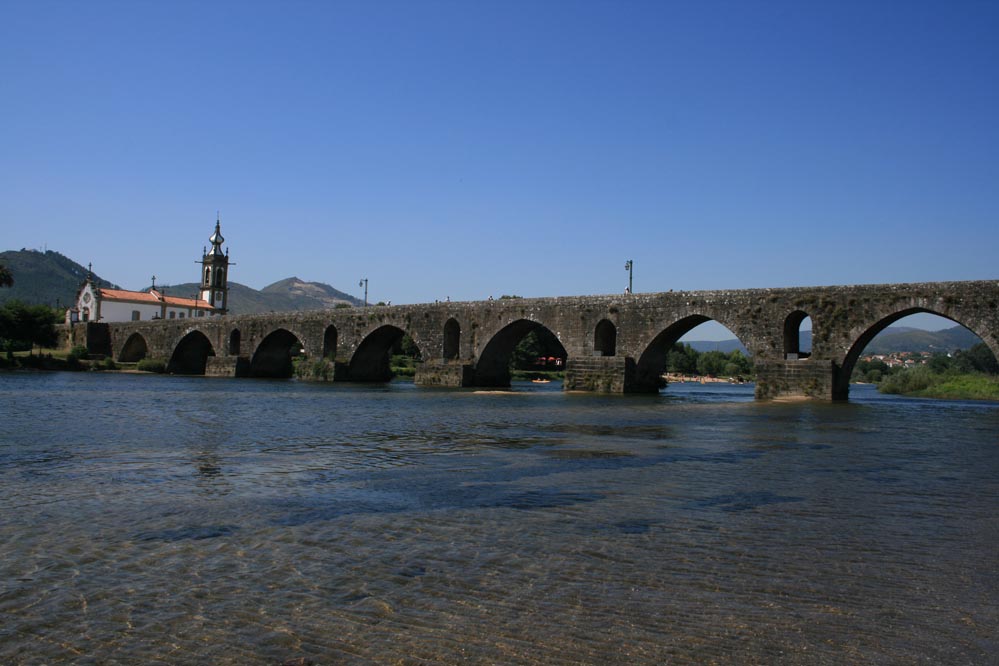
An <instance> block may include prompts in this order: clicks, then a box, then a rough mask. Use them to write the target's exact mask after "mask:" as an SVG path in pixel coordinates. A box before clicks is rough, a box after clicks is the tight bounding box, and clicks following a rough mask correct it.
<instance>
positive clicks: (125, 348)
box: [118, 333, 149, 363]
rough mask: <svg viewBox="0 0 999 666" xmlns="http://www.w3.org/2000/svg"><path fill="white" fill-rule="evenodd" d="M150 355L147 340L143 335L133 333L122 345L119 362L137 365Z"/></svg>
mask: <svg viewBox="0 0 999 666" xmlns="http://www.w3.org/2000/svg"><path fill="white" fill-rule="evenodd" d="M148 353H149V345H147V344H146V339H145V338H144V337H142V334H141V333H133V334H132V335H130V336H128V340H125V344H124V345H122V347H121V353H120V354H118V360H119V361H120V362H122V363H135V362H136V361H141V360H142V359H144V358H145V357H146V354H148Z"/></svg>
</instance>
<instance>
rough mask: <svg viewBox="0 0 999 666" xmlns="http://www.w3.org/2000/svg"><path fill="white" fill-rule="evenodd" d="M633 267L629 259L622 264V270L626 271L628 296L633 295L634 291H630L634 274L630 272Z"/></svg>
mask: <svg viewBox="0 0 999 666" xmlns="http://www.w3.org/2000/svg"><path fill="white" fill-rule="evenodd" d="M633 266H634V262H633V261H632V260H631V259H629V260H628V261H626V262H624V270H626V271H628V293H629V294H632V293H634V289H632V278H633V277H634V272H633V270H632V268H633Z"/></svg>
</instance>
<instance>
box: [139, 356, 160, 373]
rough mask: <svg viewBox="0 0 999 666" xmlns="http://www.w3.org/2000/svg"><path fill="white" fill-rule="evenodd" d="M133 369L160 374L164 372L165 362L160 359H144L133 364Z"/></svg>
mask: <svg viewBox="0 0 999 666" xmlns="http://www.w3.org/2000/svg"><path fill="white" fill-rule="evenodd" d="M135 369H136V370H141V371H142V372H158V373H160V374H162V373H164V372H166V361H164V360H163V359H161V358H144V359H142V360H141V361H139V362H138V363H136V364H135Z"/></svg>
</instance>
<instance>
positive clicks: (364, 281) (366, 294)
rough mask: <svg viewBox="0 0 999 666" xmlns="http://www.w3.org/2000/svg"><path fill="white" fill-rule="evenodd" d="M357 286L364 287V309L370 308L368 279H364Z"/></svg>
mask: <svg viewBox="0 0 999 666" xmlns="http://www.w3.org/2000/svg"><path fill="white" fill-rule="evenodd" d="M357 286H358V287H364V307H368V278H364V279H362V280H361V281H360V282H358V283H357Z"/></svg>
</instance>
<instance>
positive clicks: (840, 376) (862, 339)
mask: <svg viewBox="0 0 999 666" xmlns="http://www.w3.org/2000/svg"><path fill="white" fill-rule="evenodd" d="M920 313H926V314H932V315H936V316H938V317H943V318H944V319H948V320H950V321H952V322H954V323H955V324H958V325H959V326H964V327H965V328H966V329H968V330H969V331H971V332H972V333H974V334H975V335H977V336H978V337H979V339H981V341H982V342H984V343H985V345H986V346H987V347H988V348H989V349H990V350H991V351H992V354H993V355H994V356H995V357H996V358H997V359H999V338H997V337H995V335H994V334H993V333H992V332H991V331H988V330H985V328H984V327H983V326H980V325H978V324H977V323H972V322H965V321H961V320H960V319H958V318H957V317H954V316H951V315H947V314H944V313H942V312H938V311H936V310H931V309H929V308H925V307H910V308H905V309H902V310H898V311H896V312H893V313H891V314H888V315H884V316H882V317H881V319H879V320H877V321H876V322H874V323H873V324H871V325H870V326H868V327H867V328H865V329H861V330H860V332H859V334H858V333H857V331H856V330H855V331H854V332H852V334H851V337H852V338H853V344H852V345H851V346H850V349H849V350H848V351H847V353H846V355H845V356H844V357H843V362H842V363H841V364H840V365H839V369H838V371H837V372H836V373H835V375H834V378H833V396H832V397H833V400H847V399H848V398H849V396H850V377H851V376H852V375H853V369H854V367H855V366H856V365H857V361H858V360H859V359H860V355H861V354H862V353H863V351H864V349H866V348H867V345H869V344H870V343H871V341H872V340H873V339H874V338H875V336H877V334H878V333H880V332H881V331H883V330H885V329H886V328H888V327H889V326H891V325H892V324H894V323H895V322H897V321H898V320H899V319H903V318H905V317H908V316H909V315H914V314H920Z"/></svg>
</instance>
